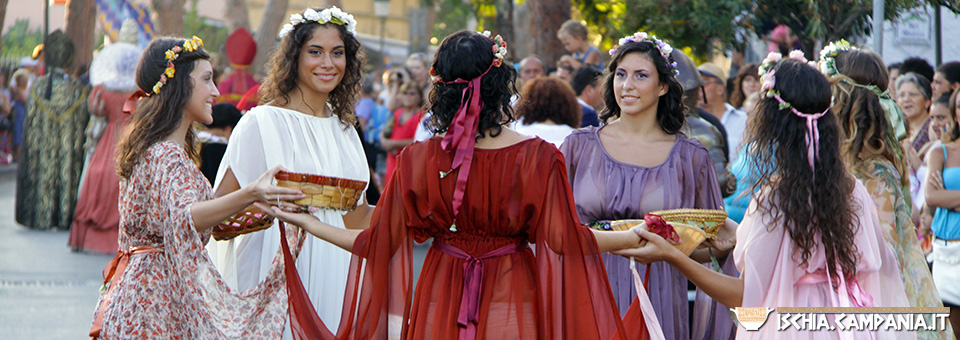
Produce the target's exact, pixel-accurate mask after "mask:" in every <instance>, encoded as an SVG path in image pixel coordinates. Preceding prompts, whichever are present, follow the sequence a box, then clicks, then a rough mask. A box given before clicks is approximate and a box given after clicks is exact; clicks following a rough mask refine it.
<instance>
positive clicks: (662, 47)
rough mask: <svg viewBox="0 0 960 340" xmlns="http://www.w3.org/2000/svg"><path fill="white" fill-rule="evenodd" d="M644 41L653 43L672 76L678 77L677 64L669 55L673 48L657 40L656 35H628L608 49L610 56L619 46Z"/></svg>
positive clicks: (638, 33) (645, 33) (640, 33)
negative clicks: (670, 70) (671, 71)
mask: <svg viewBox="0 0 960 340" xmlns="http://www.w3.org/2000/svg"><path fill="white" fill-rule="evenodd" d="M644 41H649V42H651V43H653V46H656V47H657V50H658V51H660V55H661V56H663V59H664V60H666V61H667V65H669V66H670V68H671V69H672V70H673V75H674V76H679V75H680V70H679V69H677V62H676V61H674V60H673V59H672V57H671V56H670V53H673V47H671V46H670V44H668V43H666V42H664V41H663V40H660V39H657V36H656V35H649V34H647V32H637V33H634V34H633V35H628V36H626V37H623V38H620V40H619V41H617V45H614V46H613V48H611V49H610V55H614V54H616V53H617V49H618V48H620V46H623V45H625V44H627V43H630V42H637V43H639V42H644Z"/></svg>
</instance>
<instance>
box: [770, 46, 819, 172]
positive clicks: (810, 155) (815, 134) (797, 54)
mask: <svg viewBox="0 0 960 340" xmlns="http://www.w3.org/2000/svg"><path fill="white" fill-rule="evenodd" d="M782 58H783V55H781V54H780V53H776V52H770V54H768V55H767V57H766V58H764V59H763V63H761V64H760V68H759V73H760V79H761V81H762V82H763V83H762V85H760V96H761V97H764V98H773V99H774V100H776V101H777V103H779V104H780V109H781V110H786V109H789V110H790V112H791V113H793V114H794V115H796V116H797V117H800V118H803V119H805V120H806V121H807V134H806V138H805V139H806V143H807V163H808V164H810V170H811V171H814V170H816V168H815V167H814V161H815V160H816V159H817V158H818V157H819V150H820V129H819V127H818V125H817V120H818V119H820V117H823V115H825V114H827V111H829V110H830V108H829V107H827V109H826V110H824V111H823V112H820V113H803V112H800V110H797V109H796V108H795V107H793V105H791V104H790V102H788V101H786V100H784V99H783V98H782V97H780V91H777V90H776V89H775V88H774V87H775V86H776V83H777V79H776V76H775V73H776V70H771V69H772V68H773V67H774V66H775V65H776V64H777V62H779V61H780V59H782ZM788 58H790V59H794V60H798V61H801V62H804V63H806V64H807V65H810V62H808V61H807V58H806V57H804V56H803V52H802V51H799V50H793V51H791V52H790V55H789V56H788ZM810 66H813V65H810Z"/></svg>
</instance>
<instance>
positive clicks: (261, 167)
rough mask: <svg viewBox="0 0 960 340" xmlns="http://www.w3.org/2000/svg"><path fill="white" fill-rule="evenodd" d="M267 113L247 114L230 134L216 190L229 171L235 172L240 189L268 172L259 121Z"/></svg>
mask: <svg viewBox="0 0 960 340" xmlns="http://www.w3.org/2000/svg"><path fill="white" fill-rule="evenodd" d="M267 113H269V112H268V111H266V110H259V111H258V110H256V109H253V110H251V111H250V112H247V114H246V115H244V116H243V118H241V119H240V122H239V123H237V127H236V128H234V129H233V132H231V134H230V142H229V143H227V150H226V151H224V153H223V160H222V161H221V162H220V169H218V170H217V179H216V181H214V186H213V189H214V190H217V188H218V187H220V181H222V180H223V176H224V175H225V174H226V173H227V169H230V170H231V171H233V175H234V176H235V177H236V178H237V183H239V184H240V187H244V186H246V185H247V184H248V183H251V182H253V181H255V180H256V179H257V178H258V177H259V176H260V175H261V174H263V173H264V172H265V171H267V156H266V154H265V151H264V147H263V146H264V145H265V144H264V141H263V136H261V133H260V122H259V119H262V118H263V117H260V115H264V114H267ZM275 151H278V150H275Z"/></svg>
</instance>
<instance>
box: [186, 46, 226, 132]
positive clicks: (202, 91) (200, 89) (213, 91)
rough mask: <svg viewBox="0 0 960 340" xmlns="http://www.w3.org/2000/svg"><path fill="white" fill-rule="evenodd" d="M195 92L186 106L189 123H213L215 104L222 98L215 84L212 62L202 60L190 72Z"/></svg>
mask: <svg viewBox="0 0 960 340" xmlns="http://www.w3.org/2000/svg"><path fill="white" fill-rule="evenodd" d="M190 81H191V82H192V83H193V92H192V93H191V94H190V99H189V100H187V103H186V105H184V108H183V112H184V115H185V116H186V119H187V120H189V121H195V122H201V123H204V124H210V123H213V109H212V107H213V102H214V101H216V100H217V97H220V92H219V91H217V85H216V84H214V83H213V67H211V66H210V61H208V60H204V59H200V60H197V64H196V65H195V66H194V68H193V71H192V72H190Z"/></svg>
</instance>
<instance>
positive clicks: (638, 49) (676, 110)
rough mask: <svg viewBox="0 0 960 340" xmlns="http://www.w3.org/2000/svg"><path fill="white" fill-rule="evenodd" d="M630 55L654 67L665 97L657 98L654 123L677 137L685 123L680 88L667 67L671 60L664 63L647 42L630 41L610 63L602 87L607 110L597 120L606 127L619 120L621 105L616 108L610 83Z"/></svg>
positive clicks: (655, 49) (654, 46)
mask: <svg viewBox="0 0 960 340" xmlns="http://www.w3.org/2000/svg"><path fill="white" fill-rule="evenodd" d="M630 53H643V54H644V55H646V56H647V57H649V58H650V60H651V61H653V65H655V66H656V67H657V79H660V83H661V84H666V85H667V93H665V94H664V95H662V96H660V99H659V100H658V101H657V121H658V122H659V123H660V129H662V130H663V132H665V133H667V134H671V135H672V134H676V133H677V132H679V131H680V128H681V127H683V121H684V115H683V110H684V106H683V102H682V98H683V87H681V86H680V82H679V81H677V77H676V76H675V75H674V74H673V68H672V67H670V66H669V65H668V64H670V63H673V62H674V60H673V56H670V60H667V59H665V58H664V57H663V55H661V54H660V50H659V49H657V47H656V45H654V44H653V43H652V42H649V41H641V42H635V41H631V42H628V43H626V44H623V46H620V47H618V48H617V52H616V53H614V55H613V58H611V59H610V63H608V64H607V71H606V75H604V78H603V86H602V88H603V89H602V93H603V102H604V104H606V107H605V108H604V109H603V113H602V114H601V115H600V119H601V120H603V122H604V123H607V121H608V120H609V119H610V117H617V118H620V104H617V96H616V93H615V91H616V89H614V88H613V79H614V75H615V74H616V73H617V67H618V66H619V65H620V61H621V60H623V57H624V56H626V55H627V54H630Z"/></svg>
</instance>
